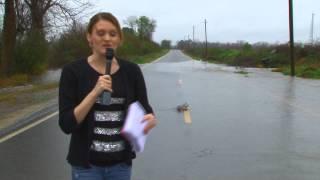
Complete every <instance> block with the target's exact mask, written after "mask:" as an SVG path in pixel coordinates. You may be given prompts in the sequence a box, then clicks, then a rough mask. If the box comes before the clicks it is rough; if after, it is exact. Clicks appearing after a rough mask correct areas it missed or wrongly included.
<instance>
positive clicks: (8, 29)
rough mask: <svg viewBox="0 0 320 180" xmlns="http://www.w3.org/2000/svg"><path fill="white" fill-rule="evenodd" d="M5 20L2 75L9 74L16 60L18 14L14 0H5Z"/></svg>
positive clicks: (0, 70)
mask: <svg viewBox="0 0 320 180" xmlns="http://www.w3.org/2000/svg"><path fill="white" fill-rule="evenodd" d="M4 3H5V4H4V5H5V10H4V20H3V32H2V33H3V34H2V38H3V43H2V44H3V45H5V46H3V47H2V49H1V50H2V53H1V68H0V73H1V75H2V77H6V76H8V74H9V72H10V69H9V67H10V64H11V63H13V62H14V61H13V60H14V47H15V42H16V40H15V38H16V14H15V6H14V1H12V0H5V2H4Z"/></svg>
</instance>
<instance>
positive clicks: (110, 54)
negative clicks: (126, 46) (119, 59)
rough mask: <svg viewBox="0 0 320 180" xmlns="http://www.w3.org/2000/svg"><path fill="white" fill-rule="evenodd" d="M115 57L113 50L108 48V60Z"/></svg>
mask: <svg viewBox="0 0 320 180" xmlns="http://www.w3.org/2000/svg"><path fill="white" fill-rule="evenodd" d="M113 56H114V50H113V49H112V48H107V49H106V59H107V60H112V58H113Z"/></svg>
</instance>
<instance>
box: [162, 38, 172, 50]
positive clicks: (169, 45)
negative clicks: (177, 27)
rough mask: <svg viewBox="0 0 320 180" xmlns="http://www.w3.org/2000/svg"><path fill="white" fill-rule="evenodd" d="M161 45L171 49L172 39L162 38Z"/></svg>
mask: <svg viewBox="0 0 320 180" xmlns="http://www.w3.org/2000/svg"><path fill="white" fill-rule="evenodd" d="M161 47H162V48H166V49H170V48H171V41H170V40H162V41H161Z"/></svg>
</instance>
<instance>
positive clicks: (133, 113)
mask: <svg viewBox="0 0 320 180" xmlns="http://www.w3.org/2000/svg"><path fill="white" fill-rule="evenodd" d="M144 115H145V110H144V108H143V106H142V105H141V104H140V103H139V102H138V101H136V102H134V103H132V104H130V106H129V108H128V112H127V116H126V119H125V124H124V126H123V128H122V130H121V134H123V135H124V136H125V137H126V138H127V139H128V140H129V141H130V143H131V145H132V147H133V150H134V151H135V152H143V149H144V145H145V143H146V138H147V135H146V134H144V133H143V129H144V127H145V126H146V124H147V122H142V120H143V117H144Z"/></svg>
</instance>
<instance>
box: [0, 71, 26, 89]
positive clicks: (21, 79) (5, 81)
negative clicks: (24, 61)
mask: <svg viewBox="0 0 320 180" xmlns="http://www.w3.org/2000/svg"><path fill="white" fill-rule="evenodd" d="M29 82H30V78H29V76H28V75H27V74H16V75H13V76H11V77H8V78H1V79H0V88H4V87H12V86H21V85H25V84H27V83H29Z"/></svg>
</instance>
